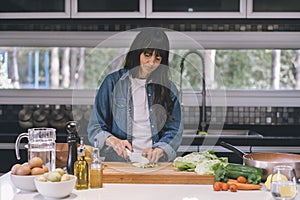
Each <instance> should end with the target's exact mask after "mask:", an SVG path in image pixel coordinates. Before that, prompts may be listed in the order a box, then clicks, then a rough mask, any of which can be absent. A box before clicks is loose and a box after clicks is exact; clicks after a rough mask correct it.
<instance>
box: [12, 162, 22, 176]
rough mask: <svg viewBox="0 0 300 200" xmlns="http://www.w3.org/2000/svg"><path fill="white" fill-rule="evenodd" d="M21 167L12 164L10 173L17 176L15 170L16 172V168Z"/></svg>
mask: <svg viewBox="0 0 300 200" xmlns="http://www.w3.org/2000/svg"><path fill="white" fill-rule="evenodd" d="M21 166H22V165H20V164H14V165H13V166H12V168H11V173H12V174H17V170H18V168H20V167H21Z"/></svg>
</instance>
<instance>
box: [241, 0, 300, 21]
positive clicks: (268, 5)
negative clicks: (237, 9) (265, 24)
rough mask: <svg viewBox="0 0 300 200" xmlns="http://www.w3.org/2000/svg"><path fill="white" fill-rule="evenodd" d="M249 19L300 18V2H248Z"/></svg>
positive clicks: (248, 0)
mask: <svg viewBox="0 0 300 200" xmlns="http://www.w3.org/2000/svg"><path fill="white" fill-rule="evenodd" d="M247 18H300V1H299V0H247Z"/></svg>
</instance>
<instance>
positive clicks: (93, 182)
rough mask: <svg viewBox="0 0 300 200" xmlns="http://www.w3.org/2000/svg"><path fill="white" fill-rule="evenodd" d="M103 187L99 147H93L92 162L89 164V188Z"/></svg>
mask: <svg viewBox="0 0 300 200" xmlns="http://www.w3.org/2000/svg"><path fill="white" fill-rule="evenodd" d="M102 187H103V169H102V163H101V159H100V154H99V149H98V148H97V147H93V154H92V163H91V166H90V188H102Z"/></svg>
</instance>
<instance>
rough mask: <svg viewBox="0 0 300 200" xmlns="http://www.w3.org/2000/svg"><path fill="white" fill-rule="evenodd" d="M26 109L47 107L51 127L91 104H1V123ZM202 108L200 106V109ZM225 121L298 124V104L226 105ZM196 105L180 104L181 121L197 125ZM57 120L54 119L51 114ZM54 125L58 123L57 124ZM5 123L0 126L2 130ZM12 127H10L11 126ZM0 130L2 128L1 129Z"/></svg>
mask: <svg viewBox="0 0 300 200" xmlns="http://www.w3.org/2000/svg"><path fill="white" fill-rule="evenodd" d="M25 108H27V109H32V111H33V113H34V111H37V110H38V109H41V108H43V109H46V110H47V112H46V115H47V116H46V120H47V124H46V125H47V126H51V127H54V128H59V129H64V124H65V122H66V121H69V120H76V121H80V122H81V123H85V124H86V123H87V122H88V120H89V117H90V113H91V109H92V106H91V105H48V106H28V105H26V106H23V105H0V125H1V124H3V125H5V124H7V123H11V124H17V125H18V126H21V125H20V124H21V123H20V112H21V111H22V110H24V109H25ZM214 109H215V113H214V115H213V116H212V108H211V107H207V108H206V117H207V122H208V123H209V122H210V121H211V120H213V121H222V120H221V119H222V118H223V117H222V113H223V110H224V109H223V108H221V107H219V108H218V107H217V108H214ZM201 110H202V109H200V111H201ZM226 113H227V115H226V117H225V124H227V125H300V107H245V106H244V107H227V109H226ZM200 114H201V113H200V112H199V107H197V106H190V107H183V119H184V124H185V125H186V126H187V127H188V126H193V127H195V125H196V126H197V125H198V123H199V119H200V116H201V115H200ZM58 115H59V116H60V117H61V118H59V119H58V118H56V120H57V121H55V122H53V120H54V118H55V117H57V116H58ZM29 121H30V122H31V125H30V123H29V125H28V124H27V125H28V126H27V127H19V128H25V129H26V128H30V126H31V127H38V124H37V123H35V122H34V116H33V114H32V116H31V119H30V120H29ZM56 126H57V127H56ZM3 127H4V126H2V130H4V129H3ZM12 131H13V130H12ZM0 132H1V130H0Z"/></svg>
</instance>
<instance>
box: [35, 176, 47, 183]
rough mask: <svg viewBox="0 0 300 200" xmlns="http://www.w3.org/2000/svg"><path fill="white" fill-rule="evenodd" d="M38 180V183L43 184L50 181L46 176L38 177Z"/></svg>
mask: <svg viewBox="0 0 300 200" xmlns="http://www.w3.org/2000/svg"><path fill="white" fill-rule="evenodd" d="M37 180H38V181H42V182H47V181H48V179H47V178H46V177H44V176H40V177H38V178H37Z"/></svg>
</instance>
